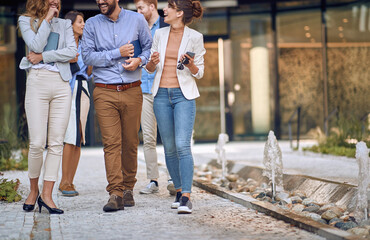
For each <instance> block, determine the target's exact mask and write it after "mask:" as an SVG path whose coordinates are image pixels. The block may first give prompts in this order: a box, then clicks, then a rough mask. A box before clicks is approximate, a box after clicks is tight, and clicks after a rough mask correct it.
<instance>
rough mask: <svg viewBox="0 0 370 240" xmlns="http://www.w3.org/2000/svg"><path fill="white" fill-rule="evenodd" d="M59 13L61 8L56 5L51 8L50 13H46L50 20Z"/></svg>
mask: <svg viewBox="0 0 370 240" xmlns="http://www.w3.org/2000/svg"><path fill="white" fill-rule="evenodd" d="M58 15H59V10H58V8H56V7H51V8H49V11H48V14H47V15H46V17H45V19H46V21H48V22H50V21H51V19H53V17H57V16H58Z"/></svg>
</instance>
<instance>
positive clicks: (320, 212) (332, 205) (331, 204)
mask: <svg viewBox="0 0 370 240" xmlns="http://www.w3.org/2000/svg"><path fill="white" fill-rule="evenodd" d="M331 207H335V204H334V203H329V204H325V205H324V206H322V207H321V208H320V209H319V211H318V212H317V213H318V214H323V213H324V212H326V211H327V210H329V209H330V208H331Z"/></svg>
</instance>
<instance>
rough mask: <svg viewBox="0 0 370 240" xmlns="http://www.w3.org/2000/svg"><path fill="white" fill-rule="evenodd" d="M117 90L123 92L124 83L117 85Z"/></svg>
mask: <svg viewBox="0 0 370 240" xmlns="http://www.w3.org/2000/svg"><path fill="white" fill-rule="evenodd" d="M116 90H117V92H121V91H123V90H124V89H123V86H122V85H117V86H116Z"/></svg>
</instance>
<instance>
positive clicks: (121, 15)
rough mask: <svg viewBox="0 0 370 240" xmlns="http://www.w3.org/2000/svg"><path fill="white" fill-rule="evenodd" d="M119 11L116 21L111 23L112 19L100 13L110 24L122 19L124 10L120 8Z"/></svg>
mask: <svg viewBox="0 0 370 240" xmlns="http://www.w3.org/2000/svg"><path fill="white" fill-rule="evenodd" d="M120 9H121V12H120V13H119V15H118V19H117V20H116V21H113V20H112V19H110V18H109V17H108V16H106V15H104V14H102V13H101V15H102V16H104V17H105V19H107V20H108V21H111V22H118V21H119V20H120V19H123V17H124V16H125V9H124V8H122V7H121V8H120Z"/></svg>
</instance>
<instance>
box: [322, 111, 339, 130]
mask: <svg viewBox="0 0 370 240" xmlns="http://www.w3.org/2000/svg"><path fill="white" fill-rule="evenodd" d="M337 112H338V108H335V109H334V110H333V111H332V112H331V113H330V114H329V115H328V116H327V117H326V118H325V119H324V132H325V135H326V136H328V134H329V120H330V119H331V118H332V117H333V116H334V114H336V113H337Z"/></svg>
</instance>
